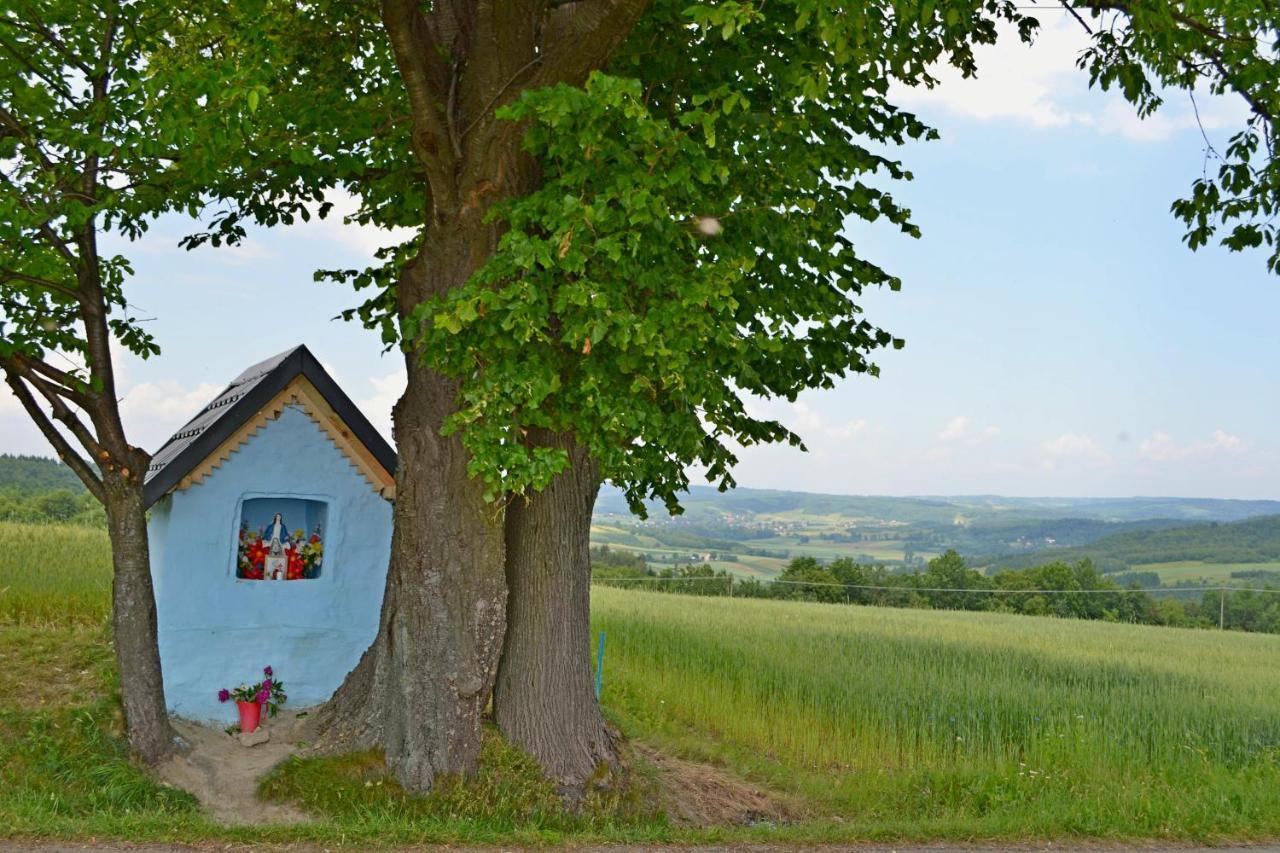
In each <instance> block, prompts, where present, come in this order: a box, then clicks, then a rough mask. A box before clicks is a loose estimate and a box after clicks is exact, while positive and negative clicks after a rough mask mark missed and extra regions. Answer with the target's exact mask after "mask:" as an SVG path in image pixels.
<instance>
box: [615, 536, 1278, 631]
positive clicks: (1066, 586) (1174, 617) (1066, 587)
mask: <svg viewBox="0 0 1280 853" xmlns="http://www.w3.org/2000/svg"><path fill="white" fill-rule="evenodd" d="M591 559H592V582H593V583H599V584H605V585H611V586H619V587H626V588H632V589H634V588H642V589H650V590H654V591H658V592H665V593H677V594H685V595H701V596H722V597H723V596H733V597H742V598H770V599H777V600H787V601H814V602H823V603H828V604H850V605H864V606H875V607H905V608H916V609H934V610H970V611H984V612H995V613H1015V614H1019V615H1026V616H1058V617H1061V618H1067V619H1087V620H1098V621H1106V622H1127V623H1131V624H1139V625H1161V626H1166V627H1174V628H1218V627H1219V626H1220V625H1221V627H1223V628H1225V629H1227V630H1238V631H1249V632H1254V633H1267V634H1277V633H1280V590H1276V591H1269V590H1274V589H1275V588H1273V587H1272V586H1271V585H1270V584H1267V585H1265V586H1263V587H1260V588H1252V589H1250V588H1240V589H1233V590H1230V591H1220V590H1212V591H1205V592H1201V593H1200V594H1199V596H1198V598H1195V599H1190V600H1188V598H1187V596H1189V595H1190V594H1191V593H1194V592H1195V590H1191V591H1190V592H1189V591H1187V590H1179V589H1178V588H1177V587H1169V588H1167V589H1162V590H1160V591H1158V592H1157V593H1155V594H1153V593H1152V592H1151V591H1148V590H1145V589H1140V588H1138V587H1137V585H1136V584H1130V585H1128V586H1121V585H1120V584H1118V583H1116V582H1115V581H1114V580H1112V579H1111V578H1109V577H1107V576H1106V575H1104V574H1103V573H1101V572H1099V571H1098V569H1097V568H1096V567H1095V566H1094V565H1093V563H1092V562H1091V561H1090V560H1088V559H1084V560H1081V561H1079V562H1078V563H1075V564H1069V563H1065V562H1062V561H1060V560H1058V561H1052V562H1048V563H1045V564H1044V565H1040V566H1034V567H1030V568H1025V569H1005V570H1001V571H998V572H995V573H993V574H991V575H985V574H983V573H982V572H979V571H977V570H976V569H972V568H969V566H968V564H967V562H966V561H965V559H964V557H962V556H961V555H960V554H959V553H957V552H956V551H947V552H945V553H944V554H942V555H940V556H938V557H935V558H933V559H932V560H930V561H929V562H928V564H927V568H926V569H925V570H924V571H910V572H904V571H894V570H893V569H891V568H888V567H886V566H884V565H882V564H875V565H870V564H864V563H858V562H856V561H855V560H853V559H852V558H849V557H841V558H839V559H836V560H833V561H831V562H830V563H825V564H824V563H820V562H819V561H818V560H817V559H815V558H814V557H796V558H794V559H792V560H791V561H790V562H789V563H788V564H787V567H786V569H785V570H784V571H783V572H782V573H781V574H779V575H778V576H777V577H776V578H774V579H773V580H760V579H757V578H741V577H737V576H734V575H731V574H730V573H729V572H727V571H725V570H723V569H714V568H712V567H711V566H708V565H705V564H697V563H693V564H688V565H683V566H674V567H668V568H663V569H659V570H654V569H652V568H650V567H649V566H648V565H647V564H646V563H645V561H644V558H643V557H641V556H639V555H638V554H632V553H628V552H625V551H618V550H615V549H610V548H609V546H607V545H604V546H598V547H593V548H592V549H591ZM646 580H652V581H653V582H652V583H646V582H645V581H646ZM1043 591H1047V592H1043Z"/></svg>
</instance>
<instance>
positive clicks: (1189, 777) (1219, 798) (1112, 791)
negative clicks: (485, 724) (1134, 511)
mask: <svg viewBox="0 0 1280 853" xmlns="http://www.w3.org/2000/svg"><path fill="white" fill-rule="evenodd" d="M593 602H594V605H595V618H596V622H597V624H598V625H599V627H601V628H602V629H605V630H606V631H607V632H608V644H609V645H608V658H607V662H606V665H605V683H606V685H607V688H606V699H607V703H608V705H609V706H610V708H611V709H613V711H614V712H615V713H616V714H617V715H618V716H619V718H620V719H621V720H622V722H623V725H624V727H625V728H626V729H627V730H628V731H630V732H631V733H632V734H634V735H638V736H642V737H645V738H648V739H652V740H654V741H656V742H659V743H661V744H663V745H664V746H667V747H668V748H672V749H676V750H678V751H681V752H683V753H685V754H687V755H689V756H690V757H696V758H703V759H710V760H715V761H719V762H723V763H726V764H728V765H729V766H731V767H734V768H735V769H737V770H738V771H739V772H742V773H744V774H746V775H748V776H751V777H753V778H756V779H758V780H760V781H762V782H764V783H766V784H769V785H771V786H773V787H777V788H781V789H784V790H789V791H792V792H794V793H796V794H797V795H800V796H801V797H803V798H804V799H806V800H808V801H810V802H813V803H815V804H818V806H819V808H820V809H821V810H822V811H823V812H825V813H828V814H837V815H842V816H844V817H845V818H846V819H848V820H853V821H858V820H862V821H866V822H867V823H868V824H870V825H875V826H877V827H880V828H883V829H888V830H889V831H890V832H892V831H893V830H894V829H900V830H902V831H904V832H910V831H912V830H911V828H913V827H914V828H916V829H917V830H918V828H920V827H930V830H929V832H931V833H936V834H943V835H955V834H959V835H965V834H968V833H973V834H977V835H987V834H1004V833H1015V834H1016V833H1017V832H1019V831H1022V832H1026V833H1029V834H1056V833H1060V832H1062V831H1064V830H1067V831H1071V832H1079V833H1084V834H1089V835H1104V836H1105V835H1116V834H1119V835H1145V834H1149V835H1166V834H1173V835H1184V834H1191V835H1200V834H1203V835H1205V836H1208V835H1212V834H1215V833H1240V832H1246V833H1251V832H1268V833H1274V832H1276V831H1277V830H1280V670H1278V669H1277V668H1276V666H1275V661H1276V660H1280V637H1273V636H1263V635H1247V634H1237V633H1228V634H1220V633H1212V632H1205V631H1189V630H1177V629H1166V628H1149V627H1140V626H1126V625H1112V624H1100V623H1097V622H1077V621H1066V620H1053V619H1048V618H1033V617H1025V616H1014V615H999V614H975V613H961V612H927V611H926V612H921V611H909V610H893V609H887V608H856V607H853V608H851V607H846V606H840V605H814V604H800V603H783V602H773V601H743V600H729V599H697V598H685V597H680V596H673V595H663V594H661V593H648V592H638V591H621V590H616V589H604V588H601V589H597V590H596V594H595V597H594V599H593ZM1019 828H1021V829H1020V830H1019Z"/></svg>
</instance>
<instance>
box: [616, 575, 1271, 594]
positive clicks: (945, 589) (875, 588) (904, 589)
mask: <svg viewBox="0 0 1280 853" xmlns="http://www.w3.org/2000/svg"><path fill="white" fill-rule="evenodd" d="M747 580H750V581H754V582H755V583H767V584H775V583H780V584H790V585H793V586H823V587H836V588H839V589H866V590H872V591H881V592H990V593H996V594H1003V595H1065V594H1068V593H1070V594H1074V595H1080V594H1085V593H1088V594H1093V593H1103V594H1111V595H1125V594H1127V593H1135V592H1151V593H1166V594H1167V593H1171V592H1273V593H1280V589H1275V588H1271V587H1250V586H1177V587H1173V586H1165V587H1156V588H1154V589H1152V588H1141V587H1139V588H1137V589H998V588H994V587H976V588H970V589H963V588H951V587H925V586H873V585H871V584H856V583H831V582H829V581H788V580H781V579H778V580H768V579H761V578H738V577H734V576H732V575H728V576H725V575H721V576H714V575H703V576H702V577H692V578H677V577H670V578H657V577H642V578H593V579H592V582H593V583H600V584H611V583H664V582H674V581H682V582H688V581H718V582H720V583H725V582H726V581H733V582H739V583H741V582H743V581H747Z"/></svg>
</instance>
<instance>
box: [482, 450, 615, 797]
mask: <svg viewBox="0 0 1280 853" xmlns="http://www.w3.org/2000/svg"><path fill="white" fill-rule="evenodd" d="M530 439H531V440H533V441H535V442H536V443H538V444H541V445H544V446H550V447H560V448H563V449H564V450H566V451H567V452H568V453H569V461H570V467H569V469H568V470H566V471H563V472H561V473H560V474H559V475H557V476H556V478H555V479H554V480H553V481H552V482H551V484H550V485H549V486H547V488H545V489H544V490H542V491H541V492H539V493H537V494H534V495H531V496H529V497H528V498H527V499H526V498H516V499H515V500H514V501H513V502H512V503H511V505H510V506H509V507H508V508H507V524H506V534H507V563H506V568H507V584H508V587H509V589H510V594H509V596H508V599H507V638H506V643H505V644H504V646H503V652H502V662H501V664H500V665H499V667H498V681H497V684H496V686H495V688H494V694H493V706H494V715H495V717H496V718H497V722H498V726H499V727H500V728H501V729H502V732H503V734H505V735H506V737H507V739H508V740H509V741H511V743H513V744H515V745H516V746H518V747H520V748H521V749H523V750H524V751H525V752H527V753H529V754H530V755H532V756H533V757H534V758H535V759H536V760H537V761H538V763H539V764H540V765H541V766H542V770H543V772H544V773H546V775H547V776H548V777H549V778H550V779H552V780H553V781H555V782H556V783H557V784H558V785H559V786H561V788H562V790H564V791H565V792H566V793H569V794H570V795H571V796H572V795H575V794H578V793H580V792H581V790H582V787H583V785H584V784H585V783H586V782H587V780H588V779H590V778H591V776H592V775H593V774H594V773H596V772H597V770H598V769H599V768H600V766H601V765H602V764H603V765H608V766H612V765H613V764H614V763H615V762H616V760H617V757H616V753H615V752H614V748H613V743H612V740H611V738H610V736H609V733H608V731H607V730H606V728H605V722H604V717H603V715H602V714H601V713H600V705H599V703H598V702H597V701H596V697H595V691H594V688H593V683H592V671H591V623H590V616H591V613H590V611H591V553H590V534H591V512H592V508H593V507H594V506H595V501H596V493H597V492H598V491H599V488H600V474H599V466H598V465H597V464H596V462H595V460H593V459H592V458H591V457H590V456H589V455H588V454H587V453H586V452H585V450H583V448H581V447H579V446H578V445H577V444H576V443H575V442H574V441H573V440H572V438H571V437H570V436H567V435H564V434H549V433H545V432H544V433H539V434H531V435H530Z"/></svg>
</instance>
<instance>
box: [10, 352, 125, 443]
mask: <svg viewBox="0 0 1280 853" xmlns="http://www.w3.org/2000/svg"><path fill="white" fill-rule="evenodd" d="M14 372H15V373H17V374H18V375H19V376H21V377H22V378H23V379H24V380H25V381H26V383H27V384H28V385H30V386H32V387H33V388H35V389H36V390H37V391H39V392H40V396H41V397H44V399H45V402H47V403H48V404H49V410H50V411H51V412H52V414H53V419H54V420H56V421H59V422H60V423H61V424H62V425H63V426H65V427H66V428H67V429H68V430H69V431H70V432H71V434H72V435H73V436H75V438H76V441H78V442H80V446H81V447H83V448H84V449H85V450H86V451H87V452H88V453H89V455H90V456H92V457H93V458H94V459H96V460H99V461H105V460H106V459H108V458H110V454H109V453H107V452H106V450H104V449H103V447H102V445H101V444H100V443H99V442H98V439H97V438H96V437H95V436H94V435H93V433H91V432H89V428H88V427H87V426H85V425H84V421H82V420H80V417H79V416H78V415H76V413H75V412H73V411H71V407H70V406H68V405H67V403H66V400H64V399H63V395H64V393H67V394H68V395H69V394H71V393H74V392H70V391H69V390H68V389H65V388H63V387H62V386H60V385H55V384H53V383H52V382H49V381H47V380H45V379H42V378H41V377H39V376H36V374H35V372H34V371H32V370H30V369H29V368H28V366H27V365H26V364H25V363H24V362H22V361H16V362H15V367H14ZM76 405H80V403H79V401H77V402H76Z"/></svg>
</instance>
